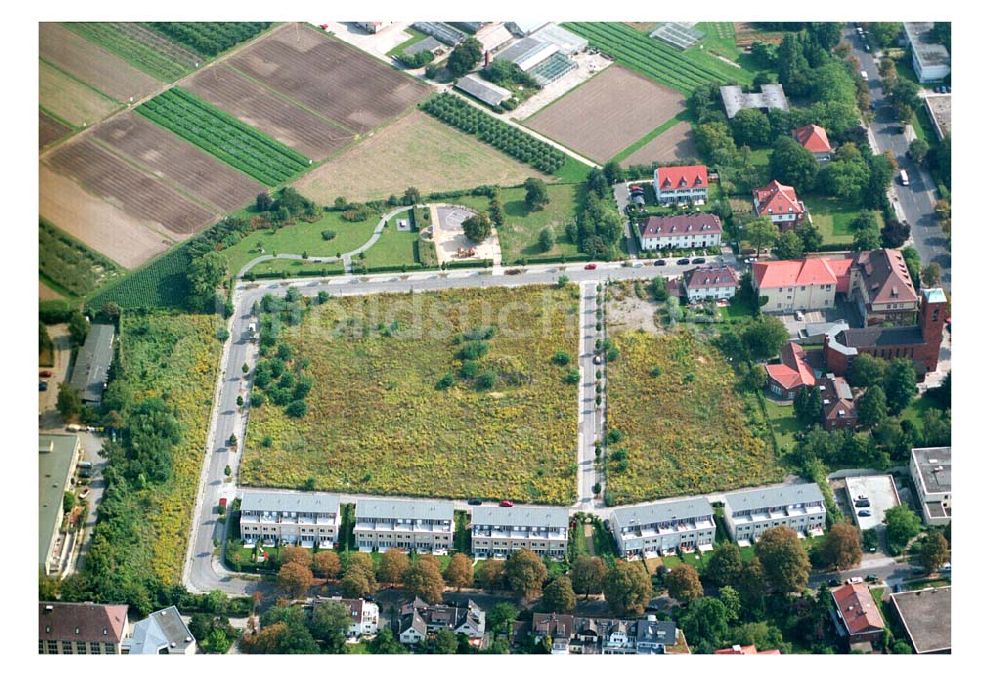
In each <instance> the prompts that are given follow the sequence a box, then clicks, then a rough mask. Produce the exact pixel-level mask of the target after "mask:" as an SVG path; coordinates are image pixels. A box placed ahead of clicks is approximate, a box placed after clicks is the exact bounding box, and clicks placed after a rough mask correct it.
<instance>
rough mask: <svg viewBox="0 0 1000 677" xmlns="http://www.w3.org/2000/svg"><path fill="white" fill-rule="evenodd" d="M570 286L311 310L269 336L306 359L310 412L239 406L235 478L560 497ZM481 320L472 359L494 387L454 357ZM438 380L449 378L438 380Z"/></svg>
mask: <svg viewBox="0 0 1000 677" xmlns="http://www.w3.org/2000/svg"><path fill="white" fill-rule="evenodd" d="M575 293H576V292H575V289H573V288H571V287H569V286H567V287H566V288H564V289H557V288H554V287H518V288H515V289H507V288H491V289H463V290H454V291H447V292H439V293H423V294H414V295H409V294H393V295H378V296H373V297H370V296H349V297H342V298H339V297H338V298H333V299H331V300H330V301H328V302H327V303H325V304H323V305H321V306H316V307H314V308H313V309H312V310H310V311H309V316H308V317H307V318H306V321H305V324H304V326H307V327H308V328H309V331H301V327H297V328H294V329H295V330H291V331H287V332H283V333H282V334H281V337H280V338H279V340H280V341H285V342H287V343H288V344H289V345H290V346H291V347H292V349H293V350H294V351H295V354H296V355H299V356H301V357H303V358H305V359H308V360H309V367H308V368H307V369H306V372H307V373H308V375H309V376H311V377H312V378H313V379H314V380H315V383H316V387H315V388H313V390H312V392H311V393H310V394H309V396H308V397H307V399H306V401H307V404H308V407H309V410H308V412H307V414H306V415H305V417H304V418H303V419H301V420H293V419H290V418H288V417H287V416H286V415H285V414H284V412H283V410H282V408H281V407H277V406H274V405H272V404H269V403H265V404H264V405H263V406H262V407H260V408H256V409H254V410H253V411H252V412H251V414H250V422H249V425H248V429H247V437H246V448H245V451H244V454H245V455H244V460H243V464H242V466H241V469H240V473H241V481H242V482H244V483H246V484H247V485H250V486H279V487H300V486H302V484H303V483H304V482H305V481H306V480H307V479H308V478H310V477H312V478H315V481H316V486H317V488H318V489H321V490H328V491H357V492H363V493H372V494H388V495H393V494H395V495H399V494H403V495H411V496H440V497H454V498H458V497H468V496H482V497H483V498H494V499H499V498H510V499H512V500H515V501H519V502H533V503H557V504H569V503H571V502H572V501H573V497H574V494H575V488H576V413H577V411H576V410H577V402H576V399H577V388H576V386H575V385H571V384H567V383H565V382H564V377H565V373H566V368H565V367H560V366H558V365H556V364H554V363H553V361H552V356H553V355H554V354H555V353H556V352H557V351H559V350H563V351H566V352H567V353H570V354H573V353H574V352H575V351H576V346H577V334H578V329H577V326H578V323H577V315H576V312H577V300H576V298H575ZM379 326H381V327H383V329H385V328H386V327H395V329H394V330H393V329H390V330H388V331H383V330H379ZM490 326H492V327H496V333H495V335H493V336H492V337H491V338H488V339H484V341H483V342H484V343H485V344H486V345H487V346H488V349H487V352H486V354H485V355H482V356H480V357H479V358H478V359H476V360H474V361H473V365H472V366H473V367H474V368H475V369H477V370H478V373H480V374H482V373H487V372H492V373H493V374H494V375H495V376H496V381H495V382H494V383H493V385H492V386H490V385H485V386H483V385H477V384H476V383H475V382H473V381H470V380H467V379H466V378H465V377H463V376H462V375H461V373H459V366H460V364H461V362H460V361H459V360H458V359H457V358H456V353H457V352H458V351H459V350H460V349H461V347H462V346H461V344H463V343H464V342H463V340H462V339H461V337H460V335H461V333H462V332H467V331H469V330H471V329H475V328H485V327H490ZM456 337H458V343H456V342H455V340H456ZM446 374H451V375H452V377H453V378H454V384H453V385H451V386H450V387H446V388H444V387H442V388H438V387H437V386H436V384H437V383H438V382H439V380H440V379H441V378H442V377H443V376H445V375H446ZM265 436H270V437H271V439H272V444H271V445H270V447H265V446H264V445H263V443H262V440H263V438H264V437H265Z"/></svg>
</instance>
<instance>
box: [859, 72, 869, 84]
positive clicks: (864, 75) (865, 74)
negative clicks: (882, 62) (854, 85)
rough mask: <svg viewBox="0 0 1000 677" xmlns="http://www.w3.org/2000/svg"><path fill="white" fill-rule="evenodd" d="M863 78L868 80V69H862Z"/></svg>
mask: <svg viewBox="0 0 1000 677" xmlns="http://www.w3.org/2000/svg"><path fill="white" fill-rule="evenodd" d="M861 79H862V80H864V81H865V82H868V71H861Z"/></svg>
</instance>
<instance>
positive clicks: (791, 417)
mask: <svg viewBox="0 0 1000 677" xmlns="http://www.w3.org/2000/svg"><path fill="white" fill-rule="evenodd" d="M764 409H765V411H767V417H768V418H769V419H770V420H771V428H772V429H773V430H774V436H775V437H776V438H777V439H778V446H779V447H780V448H781V452H782V453H786V452H789V451H791V450H792V449H793V448H794V447H795V433H797V432H800V431H802V430H803V427H802V424H801V423H799V420H798V419H797V418H795V410H794V408H793V407H792V405H791V404H788V405H780V404H775V403H774V401H772V400H770V399H768V398H767V397H765V398H764Z"/></svg>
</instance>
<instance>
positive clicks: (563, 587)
mask: <svg viewBox="0 0 1000 677" xmlns="http://www.w3.org/2000/svg"><path fill="white" fill-rule="evenodd" d="M542 602H543V604H544V606H545V608H546V609H547V610H548V611H551V612H553V613H558V614H568V613H572V612H573V609H575V608H576V593H575V592H573V585H572V583H570V580H569V578H568V577H567V576H558V577H556V578H555V579H553V581H552V582H551V583H549V584H548V585H546V586H545V591H544V592H543V593H542Z"/></svg>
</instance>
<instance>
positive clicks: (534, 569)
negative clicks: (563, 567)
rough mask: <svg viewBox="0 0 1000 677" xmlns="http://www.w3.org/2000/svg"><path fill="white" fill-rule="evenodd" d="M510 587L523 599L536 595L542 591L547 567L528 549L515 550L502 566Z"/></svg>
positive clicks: (546, 575) (546, 576)
mask: <svg viewBox="0 0 1000 677" xmlns="http://www.w3.org/2000/svg"><path fill="white" fill-rule="evenodd" d="M504 574H505V576H506V578H507V584H508V585H509V586H510V589H511V590H513V591H514V592H516V593H517V594H518V595H520V596H521V597H523V598H524V599H531V598H533V597H537V596H538V595H539V594H541V592H542V586H543V585H545V579H546V578H548V569H547V568H546V567H545V563H544V562H542V559H541V558H540V557H539V556H538V555H536V554H535V553H533V552H532V551H530V550H524V549H522V550H517V551H515V552H514V554H513V555H511V556H510V559H508V560H507V563H506V565H505V566H504Z"/></svg>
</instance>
